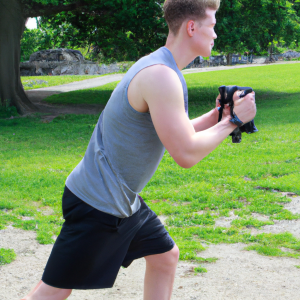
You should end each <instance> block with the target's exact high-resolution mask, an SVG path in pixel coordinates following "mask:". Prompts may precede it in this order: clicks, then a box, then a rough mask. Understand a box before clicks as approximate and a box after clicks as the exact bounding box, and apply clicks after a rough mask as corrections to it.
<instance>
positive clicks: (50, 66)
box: [20, 49, 127, 76]
mask: <svg viewBox="0 0 300 300" xmlns="http://www.w3.org/2000/svg"><path fill="white" fill-rule="evenodd" d="M126 69H127V66H126V65H121V64H117V63H115V64H111V65H105V64H102V65H101V66H100V65H98V64H97V63H94V62H91V61H87V60H85V59H84V57H83V55H82V54H81V52H80V51H76V50H70V49H54V50H43V51H39V52H36V53H33V54H32V55H31V56H30V59H29V61H27V62H23V63H21V64H20V72H21V76H39V75H98V74H99V75H102V74H108V73H115V72H120V71H124V70H126Z"/></svg>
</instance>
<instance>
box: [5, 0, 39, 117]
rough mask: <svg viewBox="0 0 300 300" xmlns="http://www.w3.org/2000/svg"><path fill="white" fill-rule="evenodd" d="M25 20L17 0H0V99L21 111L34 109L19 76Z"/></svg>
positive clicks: (35, 109)
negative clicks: (21, 41)
mask: <svg viewBox="0 0 300 300" xmlns="http://www.w3.org/2000/svg"><path fill="white" fill-rule="evenodd" d="M25 22H26V19H25V18H24V17H23V15H22V7H21V3H20V1H18V0H9V1H7V0H0V101H1V104H2V106H3V105H7V104H9V105H10V106H16V108H17V110H18V112H19V113H20V114H25V113H28V112H34V111H37V108H36V107H35V106H34V105H33V104H32V103H31V101H30V100H29V99H28V97H27V96H26V94H25V91H24V89H23V85H22V83H21V78H20V66H19V65H20V51H21V50H20V49H21V47H20V40H21V37H22V34H23V31H24V29H25Z"/></svg>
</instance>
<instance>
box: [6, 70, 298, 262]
mask: <svg viewBox="0 0 300 300" xmlns="http://www.w3.org/2000/svg"><path fill="white" fill-rule="evenodd" d="M298 68H299V67H298V65H297V64H295V65H273V66H266V67H254V68H248V69H247V68H245V69H236V70H226V71H214V72H209V73H198V74H189V75H186V76H185V78H186V80H187V84H188V88H189V95H190V97H189V98H190V117H191V118H193V117H196V116H198V115H200V114H203V113H205V112H206V111H208V110H209V109H211V108H212V107H213V104H214V102H215V98H216V96H217V94H218V92H217V87H218V86H219V85H221V84H238V85H250V86H252V87H253V88H254V89H255V90H256V99H257V107H258V113H257V117H256V119H255V122H256V125H257V127H258V129H259V132H258V133H255V134H252V135H245V134H243V140H242V143H241V144H232V143H231V139H230V138H229V137H228V138H227V139H226V140H225V141H224V142H223V143H222V144H221V145H220V146H219V147H218V148H217V149H216V150H215V151H214V152H212V153H211V154H210V155H209V156H207V157H206V158H205V159H203V160H202V161H201V162H200V163H199V164H197V165H196V166H194V167H193V168H191V169H189V170H186V169H182V168H180V167H179V166H178V165H177V164H176V163H175V162H174V161H173V159H172V158H171V157H170V155H169V154H168V153H166V154H165V156H164V158H163V160H162V162H161V164H160V166H159V167H158V170H157V172H156V173H155V175H154V176H153V178H152V179H151V181H150V182H149V183H148V185H147V186H146V187H145V189H144V190H143V192H142V193H141V196H142V197H143V198H144V199H145V200H146V202H147V203H148V205H149V206H150V207H151V208H152V209H153V210H154V211H155V212H156V213H157V214H159V215H166V216H167V217H168V219H167V224H168V230H169V232H170V234H171V235H172V237H173V238H174V239H175V241H176V243H177V244H178V246H179V248H180V250H181V252H180V259H182V260H189V261H195V262H199V263H201V262H202V261H201V260H202V258H201V257H200V253H201V251H203V250H205V247H206V246H207V245H208V244H214V243H239V242H240V243H246V244H249V246H250V247H252V248H251V249H253V250H255V251H257V252H258V253H260V254H264V255H266V254H268V253H269V254H272V255H276V256H283V255H287V256H289V255H291V254H293V255H294V256H293V257H298V256H297V255H298V253H299V250H300V240H298V239H296V238H294V237H293V236H292V235H291V234H288V233H286V234H259V235H256V236H253V235H251V228H252V227H256V228H261V227H262V226H264V225H267V224H269V225H271V224H272V222H273V220H275V219H279V220H292V219H300V215H297V214H292V213H291V212H289V211H287V210H285V209H284V205H283V204H284V203H287V202H289V201H290V200H289V199H288V198H286V197H284V196H282V195H281V193H278V192H272V190H280V191H286V192H294V193H296V194H300V185H299V181H300V172H299V171H300V138H299V123H300V114H298V113H297V112H298V111H300V101H299V100H300V99H299V98H300V87H299V84H298V82H300V72H299V71H298ZM115 85H116V83H113V84H109V85H106V86H103V87H100V88H97V89H92V90H84V91H78V92H71V93H66V94H60V95H57V98H52V100H51V98H48V99H47V101H49V102H50V101H53V102H52V103H87V104H88V103H90V104H95V103H99V104H105V103H106V101H107V100H108V98H109V96H110V94H111V92H112V90H113V88H114V87H115ZM75 95H78V97H77V96H75ZM97 119H98V116H92V115H77V116H75V115H68V116H61V117H59V118H56V119H54V120H53V121H52V122H51V123H42V122H41V120H40V117H39V116H38V115H37V116H35V117H27V118H20V119H13V120H0V127H1V132H0V171H1V172H0V190H1V193H0V228H2V229H3V228H4V227H5V226H7V225H8V224H12V225H13V226H16V227H18V228H22V229H25V230H35V231H36V232H37V236H38V237H37V239H38V241H39V242H40V243H44V244H47V243H53V242H54V239H55V236H57V235H58V234H59V231H60V228H61V224H62V222H63V219H62V214H61V196H62V192H63V187H64V182H65V180H66V177H67V176H68V174H69V173H70V172H71V171H72V169H73V168H74V167H75V166H76V165H77V164H78V163H79V161H80V160H81V159H82V157H83V155H84V153H85V149H86V147H87V145H88V142H89V139H90V136H91V134H92V131H93V129H94V126H95V124H96V123H97ZM245 177H247V178H248V179H247V180H245ZM249 179H250V180H249ZM257 187H260V188H257ZM231 212H234V214H235V215H237V216H239V217H240V218H239V219H237V220H235V221H233V222H232V224H231V227H230V228H221V227H215V221H216V220H217V219H218V218H219V217H221V216H229V214H230V213H231ZM252 213H259V214H262V215H265V216H268V217H269V219H270V221H265V222H262V221H259V220H257V219H255V218H253V216H252V215H251V214H252ZM281 248H286V249H290V251H292V252H286V251H283V250H282V249H281ZM293 251H294V252H293ZM287 253H288V254H287Z"/></svg>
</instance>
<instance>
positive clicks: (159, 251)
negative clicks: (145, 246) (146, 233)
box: [122, 241, 176, 268]
mask: <svg viewBox="0 0 300 300" xmlns="http://www.w3.org/2000/svg"><path fill="white" fill-rule="evenodd" d="M175 245H176V244H175V242H174V241H173V243H172V245H169V246H168V247H164V248H159V249H153V250H148V251H147V252H145V251H143V252H140V253H138V254H137V255H135V256H134V258H133V259H132V260H127V261H125V262H123V263H122V267H124V268H128V267H129V266H130V265H131V263H132V262H133V261H134V260H136V259H139V258H142V257H146V256H149V255H156V254H163V253H166V252H169V251H171V250H172V249H173V248H174V246H175Z"/></svg>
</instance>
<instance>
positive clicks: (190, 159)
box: [140, 65, 256, 168]
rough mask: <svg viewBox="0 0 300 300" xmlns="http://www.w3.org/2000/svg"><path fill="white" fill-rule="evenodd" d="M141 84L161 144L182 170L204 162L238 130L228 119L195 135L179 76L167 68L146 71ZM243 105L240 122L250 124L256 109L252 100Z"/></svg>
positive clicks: (239, 106) (240, 108) (157, 67)
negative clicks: (203, 160)
mask: <svg viewBox="0 0 300 300" xmlns="http://www.w3.org/2000/svg"><path fill="white" fill-rule="evenodd" d="M140 84H141V85H140V91H141V93H142V97H143V99H144V100H145V101H146V103H147V104H148V107H149V111H150V114H151V118H152V121H153V124H154V126H155V129H156V132H157V134H158V136H159V138H160V140H161V142H162V143H163V145H164V146H165V147H166V149H167V150H168V152H169V153H170V155H171V156H172V157H173V159H174V160H175V161H176V163H177V164H178V165H180V166H181V167H183V168H190V167H192V166H193V165H195V164H196V163H198V162H199V161H200V160H202V159H203V158H204V157H205V156H207V155H208V154H209V153H210V152H212V151H213V150H214V149H215V148H216V147H217V146H218V145H219V144H220V143H221V142H222V141H223V140H224V139H225V138H226V137H227V136H228V135H229V134H230V133H231V132H232V131H233V130H234V129H235V128H236V125H234V124H232V123H231V122H229V117H226V118H224V119H223V120H222V121H221V122H220V123H218V124H216V125H214V126H212V127H211V128H209V129H206V130H202V131H199V132H196V130H195V128H194V126H193V125H192V123H191V121H190V120H189V119H188V117H187V115H186V113H185V110H184V99H183V90H182V85H181V82H180V80H179V78H178V76H177V74H176V73H175V72H174V71H173V70H172V69H170V68H168V67H166V66H164V65H155V66H152V67H149V68H147V69H146V70H145V71H143V72H142V73H141V74H140ZM245 99H246V97H245ZM244 102H245V104H243V103H242V101H241V102H240V103H239V104H240V105H237V108H238V111H239V113H238V116H239V117H240V119H241V120H245V121H248V119H247V118H249V121H250V120H252V119H253V118H254V116H255V112H256V109H254V108H253V105H252V103H251V99H248V100H247V103H246V101H244ZM254 106H255V104H254ZM243 111H245V112H246V113H244V112H243ZM243 118H244V119H243Z"/></svg>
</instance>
